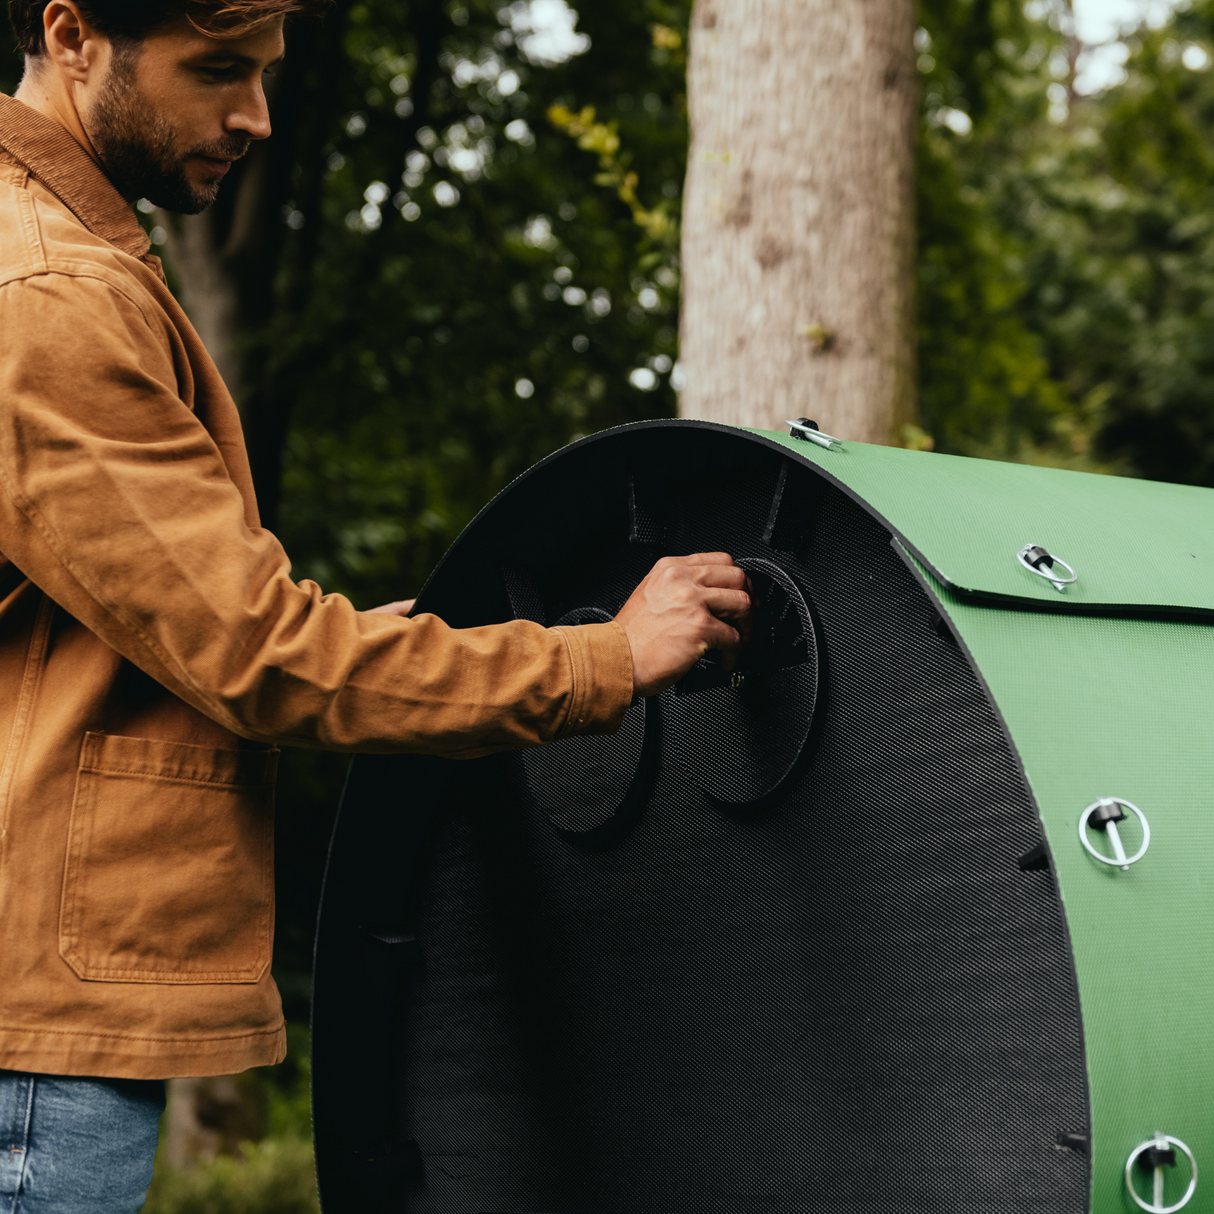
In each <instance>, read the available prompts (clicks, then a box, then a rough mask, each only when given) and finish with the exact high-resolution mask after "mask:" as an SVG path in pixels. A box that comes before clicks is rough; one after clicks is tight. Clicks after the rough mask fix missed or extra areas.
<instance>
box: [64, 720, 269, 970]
mask: <svg viewBox="0 0 1214 1214" xmlns="http://www.w3.org/2000/svg"><path fill="white" fill-rule="evenodd" d="M277 763H278V751H276V750H211V749H209V748H207V747H203V746H186V745H184V744H182V743H178V742H157V741H152V740H150V739H145V738H124V737H120V736H118V735H115V734H101V733H88V734H85V737H84V748H83V750H82V752H81V757H80V770H79V773H78V774H77V777H76V797H75V800H74V801H73V803H72V818H71V826H70V828H69V832H68V847H67V864H66V868H65V871H64V876H63V899H62V902H61V904H60V910H59V954H60V956H62V957H63V959H64V960H65V961H66V962H67V963H68V965H70V966H71V967H72V969H73V970H74V971H75V973H76V974H77V976H78V977H80V978H85V979H91V980H93V981H100V982H166V983H201V982H256V981H258V979H259V978H260V977H261V976H262V974H263V973H264V972H265V970H266V967H267V966H268V965H269V963H270V947H271V937H272V934H273V928H274V775H275V770H276V767H277Z"/></svg>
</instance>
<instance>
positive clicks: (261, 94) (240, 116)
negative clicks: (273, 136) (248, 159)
mask: <svg viewBox="0 0 1214 1214" xmlns="http://www.w3.org/2000/svg"><path fill="white" fill-rule="evenodd" d="M241 102H242V103H241V104H240V105H239V106H237V107H236V108H235V109H234V110H232V112H231V113H230V114H228V117H227V121H226V122H225V123H224V128H225V130H227V131H229V132H231V133H232V134H237V133H241V134H245V135H248V137H249V138H250V139H268V138H269V135H270V107H269V105H268V104H267V102H266V94H265V90H263V89H262V87H261V85H260V84H255V85H253V86H252V87H250V88H249V90H248V91H247V92H246V93H245V95H244V96H243V97H242V99H241Z"/></svg>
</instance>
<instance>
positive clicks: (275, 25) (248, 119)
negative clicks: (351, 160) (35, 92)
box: [81, 17, 283, 215]
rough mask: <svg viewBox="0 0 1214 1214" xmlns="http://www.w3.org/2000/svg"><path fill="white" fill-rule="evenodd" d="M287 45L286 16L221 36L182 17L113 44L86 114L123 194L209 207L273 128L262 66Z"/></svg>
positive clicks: (187, 208)
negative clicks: (127, 44) (236, 164)
mask: <svg viewBox="0 0 1214 1214" xmlns="http://www.w3.org/2000/svg"><path fill="white" fill-rule="evenodd" d="M282 51H283V36H282V18H281V17H280V18H277V19H275V20H273V21H271V22H269V23H267V24H265V25H263V26H260V27H258V28H257V29H256V30H254V31H252V32H251V33H248V34H245V35H243V36H242V37H239V38H222V39H221V38H210V37H208V36H207V35H205V34H201V33H199V32H198V30H196V29H195V28H194V26H193V25H191V24H190V22H189V21H188V20H187V19H186V18H184V17H182V18H180V19H179V20H177V21H175V22H174V23H173V24H172V25H168V26H165V27H164V28H162V29H159V30H157V31H155V32H154V33H152V34H150V35H148V37H147V38H146V39H145V40H144V41H143V42H142V43H140V44H139V45H138V46H137V47H133V48H124V47H122V46H115V47H114V52H113V54H112V56H111V58H110V62H109V66H108V69H107V71H106V74H105V76H104V78H103V79H102V81H101V83H100V86H99V88H98V89H97V92H96V93H95V95H94V100H93V102H92V104H91V105H90V106H89V107H88V109H87V110H86V111H85V112H84V113H82V114H81V120H82V121H83V123H84V128H85V131H86V132H87V134H88V136H89V139H90V140H91V141H92V144H93V147H94V149H95V150H96V152H97V155H98V156H99V157H100V158H101V162H102V164H104V165H105V168H106V171H107V172H108V173H109V175H110V177H111V178H112V179H113V181H114V184H115V185H116V186H117V187H118V189H119V190H120V191H121V192H122V194H123V195H124V196H125V197H127V198H129V199H135V198H147V199H149V200H150V201H151V202H154V203H156V205H157V206H162V207H165V208H166V209H168V210H170V211H179V212H181V213H183V214H186V215H195V214H197V213H198V212H199V211H202V210H204V209H205V208H206V207H209V206H210V205H211V203H213V202H214V201H215V198H216V195H217V194H218V193H219V184H220V182H221V181H222V180H223V178H224V175H225V174H226V173H227V172H228V170H229V169H230V168H231V167H232V163H233V161H236V160H239V159H240V157H241V156H243V155H244V154H245V152H246V151H247V150H248V147H249V144H250V143H251V142H252V141H253V140H254V139H265V138H266V136H267V135H269V133H270V120H269V113H268V111H267V109H266V99H265V94H264V93H263V92H262V76H263V75H264V73H265V72H266V70H267V69H268V68H270V67H272V66H273V65H274V64H275V63H277V62H278V61H279V60H280V59H281V58H282Z"/></svg>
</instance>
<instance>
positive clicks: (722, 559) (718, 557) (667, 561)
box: [655, 552, 734, 568]
mask: <svg viewBox="0 0 1214 1214" xmlns="http://www.w3.org/2000/svg"><path fill="white" fill-rule="evenodd" d="M733 564H734V559H733V557H732V556H730V555H729V553H728V552H693V553H692V554H691V555H690V556H664V557H662V559H661V560H660V561H658V566H661V565H733ZM656 567H657V566H655V568H656Z"/></svg>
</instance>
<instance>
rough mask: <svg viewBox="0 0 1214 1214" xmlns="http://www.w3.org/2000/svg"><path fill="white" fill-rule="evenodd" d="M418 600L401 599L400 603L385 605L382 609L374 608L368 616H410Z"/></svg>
mask: <svg viewBox="0 0 1214 1214" xmlns="http://www.w3.org/2000/svg"><path fill="white" fill-rule="evenodd" d="M416 602H417V600H416V599H401V600H400V602H399V603H385V604H384V605H383V606H382V607H372V608H370V610H368V611H367V612H365V613H364V614H366V615H408V614H409V612H410V611H412V610H413V604H414V603H416Z"/></svg>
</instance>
